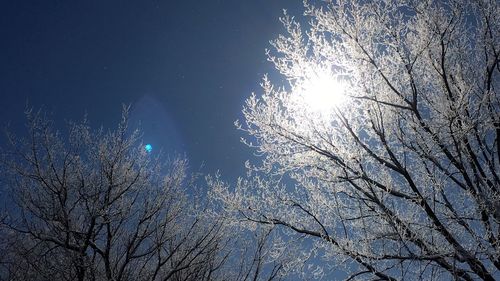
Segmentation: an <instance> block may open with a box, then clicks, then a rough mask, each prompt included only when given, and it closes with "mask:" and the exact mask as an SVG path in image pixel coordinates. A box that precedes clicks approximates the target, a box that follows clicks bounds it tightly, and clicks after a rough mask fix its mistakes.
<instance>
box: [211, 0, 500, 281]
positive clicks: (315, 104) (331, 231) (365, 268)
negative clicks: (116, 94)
mask: <svg viewBox="0 0 500 281" xmlns="http://www.w3.org/2000/svg"><path fill="white" fill-rule="evenodd" d="M305 16H306V18H307V20H309V23H308V24H307V25H305V26H304V25H303V24H301V23H300V22H301V21H298V20H296V19H294V18H293V17H291V16H290V15H288V14H287V13H286V12H285V15H284V17H283V18H282V19H281V20H282V22H283V24H284V27H285V29H286V34H283V35H280V36H279V37H278V38H277V39H275V40H274V41H272V46H273V47H274V50H270V51H268V58H269V60H270V61H271V62H272V63H273V64H274V66H275V67H276V70H277V72H278V73H279V75H281V77H280V78H283V79H282V80H281V81H286V83H285V84H280V83H283V82H280V81H277V82H273V81H272V79H271V78H269V77H267V76H266V77H264V79H263V82H262V89H263V90H262V93H261V94H253V95H252V96H251V97H250V98H248V99H247V101H246V104H245V107H244V109H243V114H244V120H243V122H237V126H238V127H239V128H240V129H241V130H243V131H245V132H246V133H247V134H248V137H247V138H246V140H245V142H246V143H247V144H248V145H249V146H251V147H253V148H255V150H256V152H257V154H258V155H260V156H261V158H262V162H261V163H257V164H256V163H253V164H248V167H249V169H250V170H251V172H252V173H253V176H251V177H250V178H247V179H241V180H240V181H239V182H238V184H237V185H236V186H235V187H230V186H228V185H227V184H225V183H223V182H222V181H220V180H217V179H215V180H214V181H212V182H211V185H212V186H213V190H214V194H216V196H218V198H219V199H220V200H221V201H222V202H223V203H224V204H226V206H227V209H228V210H230V212H233V215H234V216H237V217H239V218H242V219H244V220H246V221H248V222H249V225H253V224H255V223H257V224H269V225H273V226H275V227H276V228H281V229H284V230H283V233H284V235H285V236H288V237H300V238H301V240H302V241H304V242H297V243H291V244H288V247H289V248H299V249H302V250H301V251H302V255H299V256H297V257H296V261H295V262H296V263H301V262H302V261H304V260H307V259H309V258H310V257H311V256H316V257H320V258H322V259H324V260H325V261H326V262H325V263H323V264H326V265H327V266H332V267H336V266H339V265H342V264H343V265H345V271H347V272H348V273H349V274H350V275H349V277H348V278H349V279H372V278H376V279H380V280H399V279H404V280H412V279H414V280H444V279H459V280H476V279H482V280H494V279H495V278H499V276H500V275H499V274H500V273H499V270H500V242H499V241H500V96H499V94H498V87H499V73H500V65H499V54H500V44H499V39H498V38H499V36H498V35H499V32H500V28H499V24H500V8H499V4H498V1H495V0H491V1H488V0H477V1H476V0H475V1H458V0H450V1H437V0H424V1H412V0H383V1H341V0H339V1H325V2H324V3H321V2H320V3H316V4H311V3H309V1H306V2H305ZM324 81H327V82H324ZM328 81H329V82H328ZM311 84H313V87H311V86H310V85H311ZM318 99H319V100H318ZM335 99H336V100H335ZM288 179H291V180H292V181H289V180H288ZM307 241H309V242H312V243H313V245H312V246H311V243H308V242H307ZM327 266H324V268H323V271H321V270H317V271H316V273H317V274H318V276H322V274H323V273H325V271H328V270H330V269H329V268H328V267H327ZM285 267H286V266H285Z"/></svg>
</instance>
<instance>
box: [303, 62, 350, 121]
mask: <svg viewBox="0 0 500 281" xmlns="http://www.w3.org/2000/svg"><path fill="white" fill-rule="evenodd" d="M297 92H298V93H297V94H298V96H299V97H300V100H301V101H302V103H303V105H304V106H305V107H306V109H309V110H311V111H314V112H318V113H328V112H331V110H332V109H333V108H334V107H336V106H339V105H341V104H343V103H344V102H345V101H346V96H345V87H344V85H343V83H342V82H341V81H339V80H338V79H337V78H336V77H335V76H334V75H333V74H332V73H331V72H329V71H314V72H312V73H311V74H310V75H308V76H307V77H306V78H305V79H304V80H303V81H301V83H299V85H298V88H297Z"/></svg>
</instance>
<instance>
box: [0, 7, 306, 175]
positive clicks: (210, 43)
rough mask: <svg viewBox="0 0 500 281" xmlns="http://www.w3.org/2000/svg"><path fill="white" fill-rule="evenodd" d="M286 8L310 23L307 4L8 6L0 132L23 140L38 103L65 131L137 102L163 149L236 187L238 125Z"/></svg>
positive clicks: (135, 112) (136, 118)
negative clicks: (27, 112)
mask: <svg viewBox="0 0 500 281" xmlns="http://www.w3.org/2000/svg"><path fill="white" fill-rule="evenodd" d="M284 8H286V9H288V10H289V12H290V14H292V15H297V16H298V15H301V13H302V1H299V0H297V1H295V0H294V1H292V0H251V1H250V0H241V1H234V0H218V1H216V0H211V1H118V0H116V1H101V0H85V1H50V0H48V1H2V2H1V4H0V38H1V42H2V44H0V97H1V99H0V105H1V109H2V110H0V125H1V126H4V125H5V124H7V123H10V124H11V125H10V128H11V130H13V131H15V132H17V133H23V132H24V131H25V127H24V126H23V122H24V116H23V110H24V109H25V106H26V103H28V104H29V105H30V106H33V107H35V108H40V107H42V106H43V108H44V109H45V110H47V111H49V112H52V113H53V118H54V119H55V120H56V122H57V124H58V126H59V127H62V126H64V120H78V119H81V118H82V117H83V115H84V114H85V113H88V116H89V119H90V121H91V124H92V125H94V126H95V127H98V126H100V125H103V126H104V127H111V126H113V125H114V124H116V123H117V122H118V120H119V117H120V111H121V104H122V103H124V104H130V105H132V116H131V118H132V121H133V123H134V124H137V123H140V124H141V126H142V129H143V131H144V141H145V142H147V143H151V144H153V146H154V148H155V151H158V149H160V148H161V149H162V150H164V151H165V152H167V153H169V154H174V153H186V155H187V156H188V158H189V159H190V162H191V166H192V167H193V168H194V169H197V168H198V167H199V166H200V165H201V164H202V163H204V168H202V169H201V171H202V172H205V173H213V172H215V171H217V170H220V171H221V173H222V174H223V175H224V176H225V177H226V178H227V179H234V178H236V177H237V176H240V175H243V174H244V172H245V169H244V167H243V162H244V161H245V160H246V159H248V158H250V157H252V153H253V151H252V150H250V149H248V148H246V147H245V146H244V145H243V144H241V143H240V141H239V138H240V137H241V136H243V133H242V132H239V131H237V130H236V129H235V127H234V126H233V122H234V121H235V120H236V119H241V108H242V105H243V102H244V100H245V98H246V97H248V96H249V95H250V93H251V92H253V91H256V92H258V91H259V90H260V89H259V82H260V79H261V77H262V75H263V74H264V73H267V72H272V71H273V68H272V65H271V64H270V63H268V62H267V61H266V57H265V54H264V50H265V48H269V47H270V46H269V40H271V39H273V38H275V37H276V36H277V35H278V34H279V33H280V32H282V31H283V28H282V26H281V24H280V23H279V21H278V17H279V16H281V15H282V9H284Z"/></svg>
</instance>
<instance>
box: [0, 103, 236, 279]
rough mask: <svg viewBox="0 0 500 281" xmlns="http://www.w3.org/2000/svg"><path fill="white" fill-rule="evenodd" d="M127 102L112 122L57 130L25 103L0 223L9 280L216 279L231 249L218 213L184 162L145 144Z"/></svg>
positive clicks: (7, 166) (8, 154)
mask: <svg viewBox="0 0 500 281" xmlns="http://www.w3.org/2000/svg"><path fill="white" fill-rule="evenodd" d="M127 111H128V109H127V108H125V110H124V113H123V117H122V120H121V122H120V123H119V125H118V128H117V129H116V130H114V131H108V132H106V131H104V130H103V129H101V130H98V131H93V130H91V128H90V127H89V125H88V123H87V122H86V121H84V122H82V123H72V124H70V126H69V130H68V132H67V133H60V132H57V131H54V129H53V124H52V122H51V121H49V120H48V119H47V118H45V116H44V115H43V114H41V113H33V112H31V111H30V112H28V114H27V116H28V121H29V122H28V128H29V136H28V137H27V138H25V139H21V140H20V139H16V137H15V136H13V135H9V141H10V144H11V145H10V148H9V149H7V150H5V151H4V152H3V156H4V157H3V165H2V169H3V170H4V174H3V179H4V180H5V182H6V184H7V186H8V187H9V193H10V194H11V195H12V200H13V201H12V203H9V204H7V206H8V209H9V210H7V211H8V212H7V216H5V218H3V220H2V227H1V228H0V231H1V234H2V239H0V240H1V243H0V244H1V245H2V247H3V250H4V254H3V257H2V259H1V260H0V261H1V264H0V266H1V267H2V271H1V273H2V277H3V278H6V279H8V280H115V281H118V280H214V279H216V278H217V277H218V276H222V273H219V270H220V269H221V268H222V265H223V264H224V262H225V261H226V260H227V255H228V253H229V251H228V249H227V248H226V246H227V243H228V242H227V236H225V234H224V224H223V221H222V220H217V219H214V220H210V221H209V220H206V219H205V217H204V216H203V212H204V209H205V208H206V203H204V202H203V200H201V199H200V198H197V197H196V193H195V192H194V191H192V190H191V191H190V190H189V188H190V186H191V184H190V179H189V178H188V175H187V162H186V160H184V159H180V158H178V159H174V160H171V161H166V162H164V161H162V159H161V157H159V156H155V155H153V154H150V153H148V152H147V151H146V150H145V149H144V146H143V145H142V144H141V142H140V135H139V132H138V131H131V130H129V129H128V127H127Z"/></svg>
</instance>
